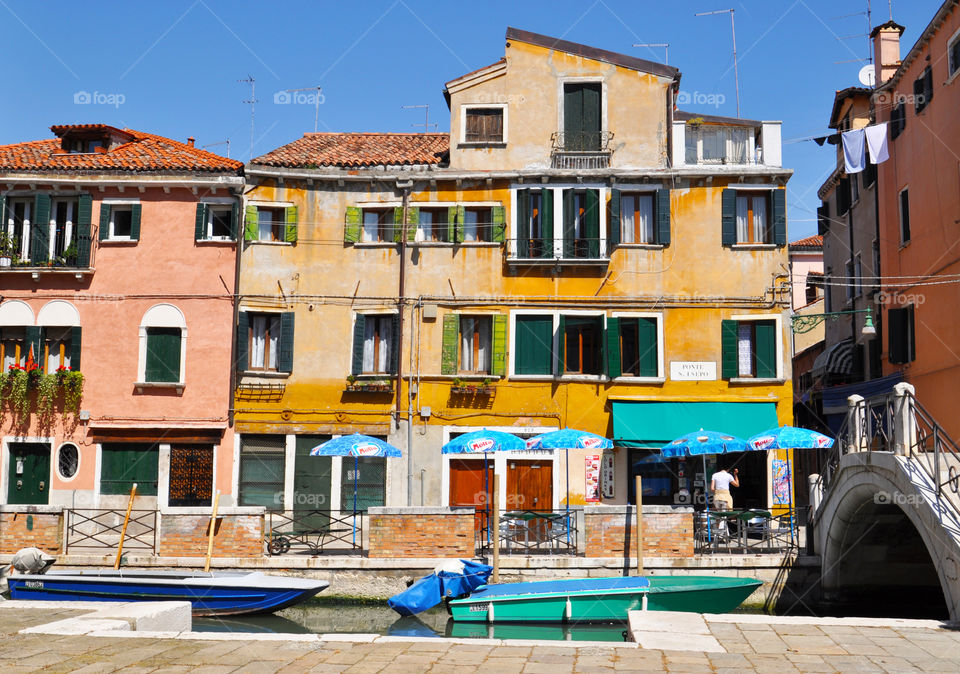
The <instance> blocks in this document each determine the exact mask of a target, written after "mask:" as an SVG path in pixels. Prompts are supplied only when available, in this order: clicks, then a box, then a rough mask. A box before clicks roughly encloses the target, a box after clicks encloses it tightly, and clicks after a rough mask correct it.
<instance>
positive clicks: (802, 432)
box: [747, 426, 833, 450]
mask: <svg viewBox="0 0 960 674" xmlns="http://www.w3.org/2000/svg"><path fill="white" fill-rule="evenodd" d="M747 442H748V443H749V444H750V449H754V450H761V449H829V448H830V447H833V438H831V437H830V436H828V435H824V434H823V433H817V432H816V431H811V430H810V429H809V428H797V427H796V426H780V427H779V428H771V429H770V430H769V431H764V432H763V433H757V434H756V435H754V436H751V437H750V439H749V440H747Z"/></svg>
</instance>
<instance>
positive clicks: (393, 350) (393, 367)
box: [389, 314, 402, 390]
mask: <svg viewBox="0 0 960 674" xmlns="http://www.w3.org/2000/svg"><path fill="white" fill-rule="evenodd" d="M390 322H391V324H392V329H391V330H390V334H391V335H393V337H392V339H391V340H390V345H389V349H390V370H389V372H390V374H397V372H399V371H400V342H401V341H402V340H401V339H400V314H393V315H392V316H391V317H390ZM399 389H400V382H397V390H399Z"/></svg>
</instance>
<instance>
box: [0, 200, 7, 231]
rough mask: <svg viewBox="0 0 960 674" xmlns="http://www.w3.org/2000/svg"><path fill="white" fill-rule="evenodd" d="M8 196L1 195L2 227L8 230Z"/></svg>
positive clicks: (0, 219)
mask: <svg viewBox="0 0 960 674" xmlns="http://www.w3.org/2000/svg"><path fill="white" fill-rule="evenodd" d="M7 222H8V220H7V195H6V194H0V225H2V227H3V229H4V230H5V229H6V228H7Z"/></svg>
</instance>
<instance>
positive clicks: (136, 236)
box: [130, 204, 141, 241]
mask: <svg viewBox="0 0 960 674" xmlns="http://www.w3.org/2000/svg"><path fill="white" fill-rule="evenodd" d="M140 213H141V209H140V204H134V205H133V206H131V207H130V240H131V241H139V240H140Z"/></svg>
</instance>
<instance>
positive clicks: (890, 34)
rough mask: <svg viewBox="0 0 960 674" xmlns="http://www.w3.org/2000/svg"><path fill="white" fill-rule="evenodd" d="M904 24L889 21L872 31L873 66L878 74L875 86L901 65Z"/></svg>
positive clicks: (889, 76) (884, 80)
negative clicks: (901, 42) (901, 39)
mask: <svg viewBox="0 0 960 674" xmlns="http://www.w3.org/2000/svg"><path fill="white" fill-rule="evenodd" d="M901 35H903V26H901V25H900V24H898V23H895V22H894V21H887V22H886V23H883V24H880V25H879V26H877V27H876V28H874V29H873V30H872V31H870V38H871V39H872V40H873V68H874V73H875V75H876V79H875V83H874V86H880V85H881V84H883V83H884V82H886V81H887V80H889V79H890V78H891V77H893V73H895V72H896V71H897V68H899V67H900V36H901Z"/></svg>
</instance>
